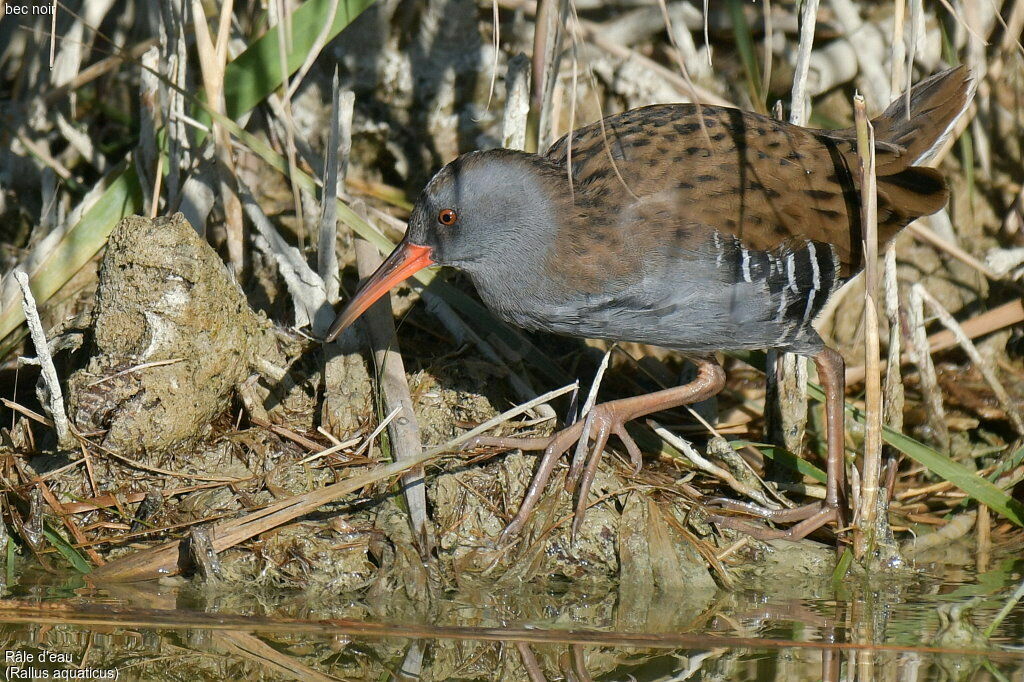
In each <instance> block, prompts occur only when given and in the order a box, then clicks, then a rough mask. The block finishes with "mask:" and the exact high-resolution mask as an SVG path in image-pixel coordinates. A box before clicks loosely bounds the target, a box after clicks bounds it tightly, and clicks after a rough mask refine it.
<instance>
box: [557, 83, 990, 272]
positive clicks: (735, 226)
mask: <svg viewBox="0 0 1024 682" xmlns="http://www.w3.org/2000/svg"><path fill="white" fill-rule="evenodd" d="M970 85H971V82H970V79H969V77H968V73H967V71H966V70H965V69H963V68H960V69H954V70H949V71H946V72H943V73H940V74H937V75H935V76H933V77H931V78H929V79H927V80H925V81H922V82H921V83H920V84H918V85H917V86H915V88H914V89H913V90H912V92H911V101H912V104H911V111H912V112H914V113H916V112H917V111H921V112H922V116H921V117H920V118H919V119H912V120H911V121H909V122H905V121H904V120H903V119H905V118H906V109H905V108H904V107H903V106H902V105H900V104H899V103H900V102H901V101H902V99H901V100H898V101H897V102H894V103H893V105H892V106H891V107H890V108H889V109H888V110H887V111H886V113H885V114H883V116H881V117H879V118H878V119H876V120H875V122H874V123H875V126H876V128H877V129H878V130H879V132H880V133H881V134H882V135H892V136H893V137H894V138H895V139H894V141H889V140H887V139H885V138H884V137H882V136H879V137H878V138H877V142H876V155H877V162H876V166H877V168H878V173H879V177H878V234H879V240H880V241H881V242H883V243H884V242H886V241H888V240H889V239H891V238H892V237H893V236H894V235H895V234H896V233H897V232H899V230H901V229H902V228H903V227H905V226H906V225H907V224H908V223H910V222H911V221H912V220H914V219H915V218H918V217H919V216H922V215H927V214H930V213H934V212H935V211H938V210H939V209H940V208H941V207H942V206H943V205H945V203H946V200H947V198H948V193H947V190H946V186H945V183H944V181H943V179H942V177H941V175H939V174H938V172H937V171H934V170H932V169H928V168H919V167H913V166H911V165H910V164H912V163H914V162H915V161H917V160H918V159H919V158H920V157H921V156H922V154H924V153H925V152H926V151H927V150H928V149H930V148H932V147H933V146H934V145H935V143H936V141H937V140H938V139H939V137H940V136H942V135H943V134H945V133H946V132H948V129H949V126H951V124H952V122H953V120H954V119H955V117H956V116H957V115H959V113H960V112H962V111H963V109H964V106H965V104H966V98H967V97H968V96H969V90H970ZM894 116H895V117H897V120H895V121H893V120H890V118H891V117H894ZM915 121H916V123H915ZM853 135H854V133H853V131H852V130H849V129H847V130H841V131H822V130H813V129H808V128H802V127H799V126H794V125H790V124H788V123H784V122H782V121H776V120H774V119H771V118H768V117H766V116H762V115H759V114H755V113H751V112H746V111H740V110H738V109H731V108H726V107H715V106H700V107H698V106H696V105H692V104H663V105H653V106H648V107H643V108H640V109H633V110H631V111H627V112H624V113H621V114H616V115H613V116H609V117H608V118H605V119H604V120H603V121H599V122H597V123H593V124H590V125H588V126H585V127H583V128H580V129H578V130H576V131H575V132H574V133H573V134H572V137H571V140H572V142H571V144H569V140H570V138H569V136H565V137H563V138H562V139H560V140H559V141H557V142H556V143H555V144H554V145H552V147H551V149H549V150H548V153H547V158H548V159H549V160H550V161H552V162H553V163H555V164H558V165H560V166H563V167H564V168H565V170H566V176H567V177H568V176H569V173H570V169H571V176H572V189H571V191H570V192H568V193H567V194H568V195H569V196H570V197H571V200H572V202H573V204H574V206H573V209H574V210H575V212H576V213H577V215H578V216H579V219H580V220H582V221H585V222H586V225H579V226H578V228H577V229H578V230H579V231H580V232H581V233H585V234H587V235H590V237H589V238H590V239H602V237H601V235H600V232H601V224H600V221H597V222H596V223H595V221H594V220H593V216H594V215H595V213H596V212H595V211H594V210H593V209H599V208H600V207H601V206H617V207H621V208H622V210H625V211H634V212H635V213H636V215H637V216H638V217H643V218H644V219H645V221H644V229H643V230H642V231H643V232H646V233H649V234H651V235H652V236H653V237H654V238H655V239H657V240H659V241H662V242H664V241H665V240H673V239H674V240H686V239H689V240H700V239H708V238H710V237H711V235H710V232H711V231H712V230H717V231H718V232H721V233H723V234H726V235H733V236H735V237H736V238H738V239H739V240H740V242H741V243H742V244H743V245H744V246H745V247H746V248H748V249H755V250H761V251H769V250H773V249H776V248H777V247H779V246H782V245H785V244H787V243H788V242H793V243H797V244H803V243H806V242H807V241H814V242H819V243H822V244H829V245H831V246H832V247H833V248H834V250H835V254H836V257H837V259H838V261H839V264H840V271H841V274H843V275H850V274H852V273H854V272H855V271H857V270H858V269H859V268H860V267H861V266H862V265H863V263H862V246H861V242H862V235H861V218H860V198H859V190H860V182H859V177H858V174H857V172H856V169H857V167H858V163H859V162H858V160H857V156H856V142H855V140H854V139H853ZM908 144H910V145H911V148H910V149H908V147H907V145H908ZM573 209H570V210H573ZM569 229H572V227H570V228H569ZM612 231H613V230H612V229H607V230H605V232H607V233H608V234H609V235H610V234H611V232H612ZM585 234H581V235H579V236H585ZM638 236H639V235H638ZM604 238H605V239H607V240H608V241H613V240H614V239H619V238H621V237H611V236H607V235H606V236H605V237H604ZM621 255H622V252H621V250H620V251H619V252H618V253H617V254H616V253H615V251H614V250H612V252H611V253H610V254H609V257H610V258H611V259H614V258H616V257H618V256H621ZM606 265H609V266H610V265H611V262H610V261H609V262H608V263H607V264H606ZM594 269H595V270H597V271H600V270H603V267H602V266H601V265H600V264H594Z"/></svg>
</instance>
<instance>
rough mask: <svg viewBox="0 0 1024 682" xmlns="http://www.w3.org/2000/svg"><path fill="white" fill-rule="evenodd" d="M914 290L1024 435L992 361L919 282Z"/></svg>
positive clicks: (1017, 411)
mask: <svg viewBox="0 0 1024 682" xmlns="http://www.w3.org/2000/svg"><path fill="white" fill-rule="evenodd" d="M913 289H914V292H915V293H916V294H917V295H918V296H920V297H921V298H922V299H923V300H924V301H925V302H927V303H928V307H929V308H931V310H932V312H933V313H934V314H935V316H936V317H938V318H939V321H940V322H942V325H943V326H944V327H945V328H946V329H947V330H949V331H950V332H952V333H953V335H954V336H955V337H956V340H957V343H958V344H959V346H960V348H962V349H963V351H964V353H966V354H967V357H969V358H970V359H971V362H972V364H973V365H974V366H975V367H977V368H978V371H980V372H981V374H982V376H984V377H985V381H986V382H988V385H989V386H990V387H991V388H992V392H993V393H994V394H995V396H996V398H997V399H998V400H999V405H1000V406H1001V407H1002V408H1003V410H1005V411H1006V416H1007V417H1008V418H1009V419H1010V422H1011V423H1012V424H1013V428H1014V429H1016V431H1017V433H1018V434H1019V435H1024V419H1022V417H1021V414H1020V411H1019V410H1018V408H1017V405H1016V404H1015V402H1014V401H1013V400H1011V399H1010V396H1009V394H1008V393H1007V392H1006V388H1005V387H1004V386H1003V384H1002V382H1001V381H999V378H998V377H997V376H996V373H995V369H994V368H993V367H992V363H990V362H989V361H988V360H986V359H985V358H984V357H982V355H981V353H979V352H978V347H977V346H975V345H974V342H973V341H971V339H970V338H969V337H968V336H967V334H965V333H964V330H963V329H962V328H961V327H960V325H959V324H957V321H956V318H954V317H953V316H952V315H950V314H949V311H948V310H946V308H945V307H944V306H943V305H942V304H941V303H940V302H939V301H938V300H937V299H936V298H935V297H934V296H932V294H931V293H929V292H928V290H927V289H925V288H924V285H922V284H921V283H920V282H918V283H916V284H914V287H913Z"/></svg>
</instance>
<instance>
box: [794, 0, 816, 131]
mask: <svg viewBox="0 0 1024 682" xmlns="http://www.w3.org/2000/svg"><path fill="white" fill-rule="evenodd" d="M817 21H818V0H804V2H803V7H801V9H800V45H799V47H798V48H797V57H796V67H795V73H794V74H793V90H792V94H791V96H790V114H789V122H790V123H792V124H794V125H798V126H803V125H807V119H808V117H809V116H810V115H811V111H810V98H809V97H808V95H807V72H808V69H809V68H810V64H811V50H812V48H813V47H814V28H815V26H816V24H817Z"/></svg>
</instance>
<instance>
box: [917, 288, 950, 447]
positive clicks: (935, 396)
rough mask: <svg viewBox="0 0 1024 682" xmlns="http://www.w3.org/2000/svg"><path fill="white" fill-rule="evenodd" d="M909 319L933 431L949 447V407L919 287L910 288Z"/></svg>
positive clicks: (923, 394)
mask: <svg viewBox="0 0 1024 682" xmlns="http://www.w3.org/2000/svg"><path fill="white" fill-rule="evenodd" d="M907 322H908V324H909V326H910V338H909V339H908V343H907V351H908V355H909V356H910V359H911V361H912V362H913V363H914V364H915V365H917V369H918V372H919V373H920V377H921V394H922V396H923V397H924V402H925V405H926V408H925V412H926V413H927V415H928V424H929V425H930V426H931V428H932V431H934V437H935V439H936V440H937V441H938V442H939V446H940V447H941V448H942V449H943V450H949V427H948V426H947V425H946V410H945V408H944V407H943V404H942V393H941V391H939V380H938V377H937V376H936V374H935V363H933V362H932V356H931V353H930V352H929V350H928V336H927V332H926V331H925V321H924V301H923V300H922V297H921V293H920V289H919V288H918V287H911V289H910V295H909V298H908V300H907Z"/></svg>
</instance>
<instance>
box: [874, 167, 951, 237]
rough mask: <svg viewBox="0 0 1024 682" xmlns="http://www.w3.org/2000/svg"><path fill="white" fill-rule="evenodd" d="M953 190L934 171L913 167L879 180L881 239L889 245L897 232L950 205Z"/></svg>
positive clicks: (940, 175) (879, 225) (879, 230)
mask: <svg viewBox="0 0 1024 682" xmlns="http://www.w3.org/2000/svg"><path fill="white" fill-rule="evenodd" d="M948 200H949V189H948V188H947V187H946V181H945V180H944V179H943V178H942V174H941V173H939V171H937V170H935V169H934V168H925V167H923V166H911V167H910V168H907V169H906V170H903V171H900V172H899V173H895V174H893V175H884V176H880V177H879V178H878V238H879V242H881V243H885V242H888V241H889V240H890V239H891V238H892V237H894V236H895V235H896V233H897V232H899V231H900V230H902V229H903V228H904V227H906V226H907V225H908V224H910V223H911V222H913V221H914V220H916V219H917V218H920V217H921V216H923V215H931V214H932V213H935V212H937V211H938V210H940V209H941V208H942V207H943V206H945V205H946V201H948Z"/></svg>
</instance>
